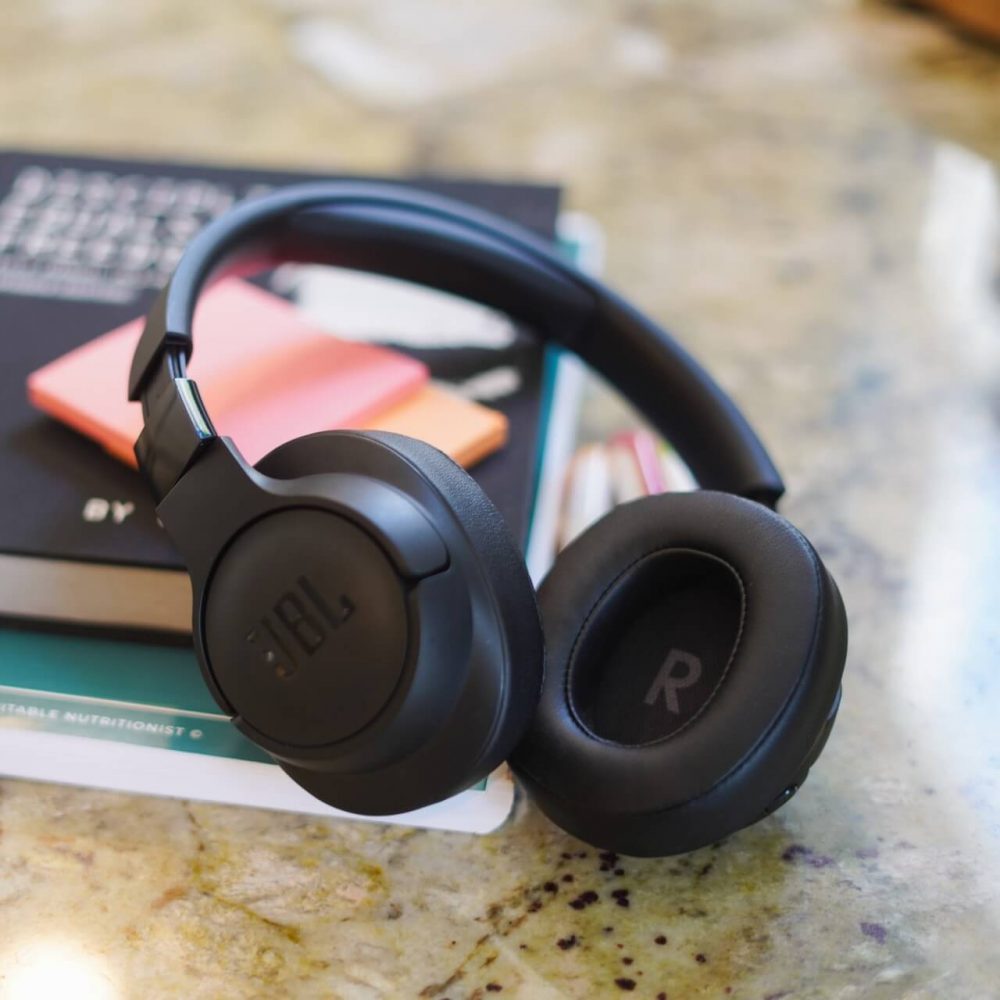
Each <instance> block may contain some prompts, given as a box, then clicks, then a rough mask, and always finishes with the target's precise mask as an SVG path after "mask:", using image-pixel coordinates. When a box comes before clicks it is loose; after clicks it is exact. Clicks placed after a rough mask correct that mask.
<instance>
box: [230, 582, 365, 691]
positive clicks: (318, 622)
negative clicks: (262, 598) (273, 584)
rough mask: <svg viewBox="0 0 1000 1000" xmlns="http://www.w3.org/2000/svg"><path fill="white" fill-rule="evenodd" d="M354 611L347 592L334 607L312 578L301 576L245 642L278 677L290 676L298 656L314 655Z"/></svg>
mask: <svg viewBox="0 0 1000 1000" xmlns="http://www.w3.org/2000/svg"><path fill="white" fill-rule="evenodd" d="M352 614H354V605H353V604H352V603H351V600H350V598H349V597H347V595H346V594H341V595H340V597H339V598H338V599H337V602H336V604H335V605H334V606H333V607H331V606H330V604H329V603H328V602H327V600H326V599H325V598H324V597H323V595H322V594H321V593H320V592H319V591H318V590H317V589H316V587H315V586H313V584H312V583H311V582H310V580H309V578H308V577H305V576H300V577H299V578H298V580H297V581H296V585H295V586H294V587H293V588H292V589H291V590H287V591H285V593H284V594H282V595H281V597H280V598H279V600H278V601H277V602H276V603H275V605H274V607H273V608H272V609H271V613H270V614H268V615H265V616H264V617H263V618H261V620H260V621H259V622H257V624H256V625H254V627H253V628H252V629H250V631H249V632H247V634H246V641H247V642H248V643H249V644H250V645H251V646H252V647H253V648H254V649H255V650H256V651H257V653H258V654H259V656H260V657H261V659H262V660H263V661H264V663H266V664H267V665H268V666H269V667H271V668H272V669H273V670H274V672H275V673H276V674H277V675H278V676H279V677H290V676H291V675H292V674H294V673H295V671H296V670H297V669H298V666H299V663H298V659H297V657H298V656H301V655H302V654H303V653H304V654H305V655H306V656H312V654H313V653H315V652H316V650H318V649H319V648H320V646H322V645H323V643H324V642H326V638H327V636H328V635H329V633H330V632H332V631H335V630H336V629H338V628H340V626H341V625H343V624H344V622H346V621H347V619H348V618H350V617H351V615H352Z"/></svg>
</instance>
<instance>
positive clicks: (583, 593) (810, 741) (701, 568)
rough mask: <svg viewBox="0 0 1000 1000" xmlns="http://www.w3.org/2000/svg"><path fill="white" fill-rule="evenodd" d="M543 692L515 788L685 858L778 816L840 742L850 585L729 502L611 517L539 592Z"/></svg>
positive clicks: (628, 841)
mask: <svg viewBox="0 0 1000 1000" xmlns="http://www.w3.org/2000/svg"><path fill="white" fill-rule="evenodd" d="M539 602H540V606H541V610H542V620H543V624H544V627H545V635H546V644H547V652H546V677H545V683H544V687H543V692H542V697H541V699H540V702H539V707H538V711H537V713H536V715H535V718H534V721H533V723H532V726H531V729H530V730H529V732H528V735H527V736H526V737H525V739H524V740H523V741H522V743H521V744H520V745H519V747H518V749H517V751H516V752H515V754H514V756H513V758H512V761H511V763H512V765H513V767H514V770H515V772H516V773H517V775H518V777H519V778H520V779H521V780H522V781H523V782H524V784H525V786H526V787H527V789H528V790H529V792H530V793H531V794H532V795H533V797H534V798H535V800H536V801H537V802H538V804H539V805H540V807H541V808H542V809H543V811H544V812H546V813H547V814H548V815H549V816H550V818H552V819H553V820H554V821H555V822H556V823H558V824H559V825H560V826H562V827H563V828H564V829H566V830H568V831H569V832H571V833H573V834H575V835H576V836H579V837H581V838H582V839H584V840H587V841H589V842H590V843H593V844H596V845H598V846H601V847H605V848H608V849H613V850H617V851H619V852H621V853H625V854H633V855H647V856H658V855H667V854H675V853H680V852H684V851H688V850H693V849H694V848H696V847H700V846H704V845H705V844H709V843H712V842H714V841H716V840H719V839H720V838H722V837H724V836H726V835H728V834H730V833H732V832H734V831H735V830H738V829H740V828H741V827H743V826H746V825H748V824H750V823H752V822H754V821H756V820H757V819H759V818H761V816H763V815H765V814H766V813H767V812H768V811H770V809H771V808H773V807H775V804H776V803H779V804H780V802H781V801H784V799H785V798H787V797H788V796H789V795H790V794H791V792H790V791H789V789H791V790H794V788H795V787H797V786H798V785H799V784H801V781H802V780H804V777H805V771H807V770H808V767H809V765H810V764H811V762H812V760H813V759H815V756H816V755H818V752H819V750H820V749H821V747H822V742H823V740H825V737H826V735H827V733H828V731H829V725H830V723H831V722H832V714H833V712H834V711H835V708H836V704H837V698H838V693H839V686H840V678H841V674H842V671H843V666H844V660H845V657H846V645H847V626H846V618H845V614H844V608H843V604H842V602H841V599H840V595H839V592H838V591H837V588H836V584H835V583H834V582H833V579H832V577H831V576H830V575H829V573H828V572H827V571H826V569H825V567H824V566H823V564H822V561H821V560H820V558H819V556H818V555H817V553H816V552H815V550H814V549H813V548H812V546H811V545H810V544H809V543H808V541H806V539H805V538H804V537H803V536H802V535H801V534H800V533H799V532H798V531H797V530H796V529H795V528H793V527H792V526H791V525H790V524H789V523H788V522H787V521H785V520H784V519H783V518H781V517H779V516H778V515H777V514H774V513H773V512H772V511H770V510H768V509H767V508H765V507H763V506H762V505H759V504H756V503H753V502H752V501H748V500H743V499H741V498H738V497H734V496H731V495H729V494H721V493H711V492H699V493H690V494H665V495H661V496H656V497H647V498H643V499H641V500H637V501H634V502H633V503H630V504H626V505H624V506H623V507H620V508H618V509H616V510H614V511H612V512H611V514H609V515H608V516H607V517H605V518H604V519H602V520H601V521H600V522H599V523H598V524H596V525H595V526H593V527H592V528H590V529H589V530H588V531H587V532H585V533H584V534H583V535H582V536H581V537H580V538H578V539H577V540H576V541H574V542H573V543H572V544H571V545H570V546H569V547H568V548H567V549H566V550H565V551H564V552H563V553H561V554H560V556H559V558H558V560H557V562H556V565H555V567H554V568H553V570H552V572H551V573H550V574H549V576H548V577H547V579H546V580H545V581H544V583H543V585H542V587H541V589H540V591H539Z"/></svg>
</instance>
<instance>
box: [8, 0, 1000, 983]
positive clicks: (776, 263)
mask: <svg viewBox="0 0 1000 1000" xmlns="http://www.w3.org/2000/svg"><path fill="white" fill-rule="evenodd" d="M359 52H360V53H362V54H363V56H364V58H362V59H355V58H353V56H354V55H357V54H358V53H359ZM352 54H353V55H352ZM0 65H2V67H3V70H4V73H3V82H4V85H3V87H2V88H0V141H3V142H6V143H8V144H20V145H29V144H30V145H36V146H47V147H63V148H75V149H84V150H91V151H124V152H131V153H149V154H157V155H166V154H173V155H180V156H184V157H189V158H218V159H225V160H231V161H239V160H246V161H251V162H258V163H259V162H265V163H284V164H291V165H312V166H326V165H330V166H334V167H337V168H349V169H356V170H375V171H392V170H396V169H402V168H407V169H412V168H415V167H416V168H426V169H433V170H444V171H473V172H484V173H498V174H502V175H518V176H523V175H527V176H538V177H544V178H553V177H555V178H561V179H563V180H564V181H565V182H566V183H567V185H568V188H569V200H570V202H571V203H572V204H573V205H575V206H578V207H580V208H583V209H586V210H587V211H589V212H592V213H593V214H595V215H596V216H598V217H599V218H600V219H601V220H602V222H603V223H604V224H605V226H606V229H607V232H608V237H609V247H610V261H609V272H610V276H611V278H612V279H613V281H614V282H615V283H616V284H617V285H618V286H620V287H621V288H622V289H623V290H624V291H626V292H627V293H629V294H630V295H632V296H633V297H634V298H635V299H636V300H637V301H638V302H640V303H641V304H642V305H643V306H645V307H646V308H647V309H649V310H651V311H652V312H653V313H654V314H655V315H657V316H659V317H661V318H662V319H663V320H665V321H667V322H669V323H671V324H672V325H673V326H674V327H675V328H676V329H677V330H678V331H679V333H680V335H681V337H682V338H683V339H684V341H685V342H686V343H687V344H689V345H690V346H691V347H692V348H693V349H695V350H696V351H697V352H698V353H699V354H700V355H701V356H702V357H703V358H704V359H706V360H707V361H708V362H709V364H710V366H711V367H712V368H713V370H714V371H715V372H716V373H717V374H718V376H719V377H720V379H721V381H722V382H723V383H724V384H725V385H726V386H727V387H728V388H729V389H730V390H732V392H733V393H735V395H736V396H737V398H738V399H739V400H740V401H741V402H742V403H743V404H744V405H745V407H746V408H747V410H748V411H749V413H750V414H751V416H752V418H753V419H754V420H755V421H756V422H757V423H758V424H759V425H760V428H761V430H762V432H763V434H764V436H765V439H766V440H767V441H768V442H769V443H770V445H771V447H772V449H773V451H774V453H775V455H776V456H777V458H778V459H779V462H780V464H781V465H782V466H783V468H784V470H785V471H786V474H787V478H788V482H789V486H790V493H789V497H788V501H787V504H786V506H785V510H786V512H787V513H788V514H789V516H791V517H792V518H793V519H794V520H796V521H797V522H798V523H799V524H800V525H801V526H802V527H803V528H804V529H805V530H806V531H807V532H808V533H809V534H810V535H811V537H812V538H813V539H814V540H815V541H816V542H817V543H818V545H819V547H820V548H821V550H822V551H823V553H824V555H825V556H826V557H827V559H828V561H829V563H830V565H831V567H832V569H833V570H834V572H835V574H836V575H837V577H838V579H839V580H840V582H841V584H842V588H843V591H844V595H845V598H846V601H847V605H848V608H849V610H850V613H851V625H852V648H851V655H850V660H849V665H848V673H847V678H846V684H845V697H844V704H843V708H842V710H841V715H840V722H839V724H838V727H837V729H836V730H835V732H834V736H833V738H832V740H831V743H830V746H829V748H828V750H827V752H826V754H825V755H824V757H823V759H822V761H821V763H820V764H819V766H818V767H817V768H816V769H815V771H814V773H813V776H812V777H811V779H810V781H809V783H808V785H807V786H806V788H805V790H804V791H803V792H802V793H801V794H800V795H799V796H798V797H797V798H796V799H795V800H794V801H793V802H792V803H791V804H790V805H789V806H788V807H787V808H786V809H784V810H782V811H781V812H780V813H778V814H777V815H775V816H774V817H772V818H770V819H769V820H767V821H766V822H764V823H761V824H760V825H758V826H757V827H756V828H754V829H752V830H749V831H747V832H745V833H742V834H740V835H737V836H735V837H733V838H731V839H730V840H729V841H727V842H726V843H724V844H722V845H720V846H718V847H715V848H712V849H709V850H704V851H701V852H698V853H696V854H693V855H691V856H688V857H685V858H681V859H673V860H665V861H643V862H638V861H633V860H629V859H601V858H599V857H597V856H595V854H594V852H593V851H591V850H587V849H585V848H584V847H582V845H580V844H578V843H575V842H573V841H571V840H569V839H567V838H566V837H564V836H563V835H561V834H560V833H559V832H558V831H556V830H555V829H553V828H552V827H551V826H550V825H548V824H547V823H546V822H545V821H544V820H543V819H541V818H540V817H539V816H538V815H537V814H536V813H535V812H534V811H532V810H531V808H530V807H524V806H522V808H521V809H520V810H519V812H518V815H517V816H516V818H515V819H514V820H513V821H512V822H511V823H510V824H509V825H508V826H507V827H506V828H505V829H504V830H502V831H501V832H500V833H498V834H496V835H494V836H490V837H487V838H482V839H475V838H471V837H465V836H458V835H445V834H433V833H415V832H412V831H409V830H403V829H379V828H372V827H369V826H363V825H355V824H351V823H331V822H321V821H317V820H316V819H313V818H307V817H301V816H295V815H285V814H267V813H262V812H254V811H250V810H240V809H233V808H223V807H212V806H206V805H188V804H185V803H182V802H172V801H156V800H150V799H141V798H134V797H128V796H123V795H116V794H110V793H102V792H89V791H82V790H78V789H71V788H62V787H56V786H41V785H33V784H30V783H24V782H16V781H7V782H4V783H2V785H0V824H2V830H0V996H3V997H13V996H17V997H21V996H29V995H30V996H32V997H42V996H64V995H65V996H91V997H128V998H131V997H158V996H182V997H192V998H193V997H206V998H223V997H331V998H345V1000H361V998H365V1000H367V998H375V997H411V996H423V997H435V998H439V1000H440V998H443V997H450V998H452V1000H458V998H473V997H475V998H481V997H488V996H492V995H494V994H496V995H498V996H501V997H518V998H536V997H537V998H556V997H605V996H609V997H613V996H618V995H625V994H628V995H632V996H636V997H647V998H652V997H657V996H664V995H665V996H668V997H670V998H671V1000H678V998H688V997H733V998H755V1000H763V998H770V1000H777V998H779V997H790V998H791V997H795V998H814V997H836V998H854V997H858V998H860V997H865V998H867V997H876V998H907V1000H924V998H927V1000H930V998H939V997H956V998H963V1000H964V998H984V1000H985V998H990V997H995V996H997V995H1000V986H998V984H1000V955H998V947H997V939H998V932H1000V785H998V779H1000V737H998V735H997V734H998V727H997V723H996V719H997V717H998V714H1000V670H998V660H1000V615H998V614H997V607H998V604H1000V600H998V598H1000V573H998V570H997V565H998V564H1000V434H998V427H997V419H998V416H997V415H998V412H1000V409H998V399H1000V394H998V388H1000V306H998V296H997V288H998V279H997V274H998V262H997V252H998V245H1000V194H998V186H997V174H996V170H995V163H996V161H997V159H998V158H1000V58H998V57H997V56H996V55H995V54H991V53H990V52H988V51H987V50H984V49H977V48H975V47H973V46H970V45H968V44H967V43H964V42H961V41H959V40H957V39H956V38H954V37H952V36H950V35H949V34H948V33H947V32H945V31H944V30H942V29H940V28H938V27H937V26H934V25H931V24H927V23H925V22H923V21H922V20H920V19H919V18H917V17H915V16H914V15H912V14H907V13H901V14H897V13H895V12H894V11H890V10H887V9H884V8H880V7H862V8H860V9H857V8H855V7H854V6H853V5H851V4H849V3H843V2H841V3H810V4H805V3H800V2H791V0H788V2H778V0H774V2H768V3H765V2H763V0H752V2H751V0H748V2H745V3H740V4H739V5H736V4H725V3H721V2H718V3H714V4H706V3H694V2H690V3H670V4H667V3H663V4H649V3H641V2H637V3H632V4H628V5H613V4H610V3H604V4H602V3H588V4H582V3H575V2H569V0H566V2H565V3H537V2H528V0H505V2H503V3H499V2H496V3H494V2H485V0H480V2H479V3H476V4H464V5H452V4H448V3H444V2H440V3H421V4H410V3H405V2H403V0H399V2H392V3H389V2H385V3H379V4H377V5H373V4H368V3H364V2H362V0H354V2H348V0H342V2H336V3H335V2H329V3H324V2H321V0H268V2H264V0H256V2H237V0H216V2H214V3H211V4H207V3H196V2H193V0H159V2H153V0H130V2H129V3H128V4H120V3H113V2H111V0H87V2H83V0H75V2H74V0H44V2H41V0H30V2H29V0H8V2H7V3H6V4H4V10H3V31H2V32H0ZM991 163H992V164H993V165H991ZM620 419H621V416H620V413H619V411H618V409H617V408H616V407H615V405H614V404H613V403H612V402H611V401H609V400H608V399H606V398H605V397H603V396H602V395H600V394H599V393H598V394H595V395H594V396H593V397H592V399H591V401H590V404H589V406H588V411H587V414H586V423H587V426H588V429H590V430H600V429H606V428H607V427H609V426H611V425H613V424H614V423H616V422H617V421H618V420H620ZM585 893H596V895H597V899H596V901H594V902H592V903H590V904H589V905H585V904H586V901H587V900H590V899H591V897H590V896H589V895H587V896H582V895H581V894H585ZM574 900H577V901H580V900H582V902H581V903H580V904H579V905H578V906H575V907H574V906H573V905H572V904H573V901H574ZM32 976H34V978H33V979H32V978H31V977H32ZM26 984H27V985H26ZM32 984H34V985H32Z"/></svg>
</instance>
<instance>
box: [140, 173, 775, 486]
mask: <svg viewBox="0 0 1000 1000" xmlns="http://www.w3.org/2000/svg"><path fill="white" fill-rule="evenodd" d="M280 260H296V261H309V262H313V263H326V264H337V265H340V266H343V267H350V268H355V269H358V270H363V271H372V272H377V273H381V274H387V275H390V276H392V277H396V278H401V279H403V280H407V281H415V282H417V283H418V284H424V285H427V286H429V287H433V288H438V289H440V290H441V291H445V292H449V293H451V294H453V295H458V296H460V297H463V298H468V299H471V300H473V301H476V302H480V303H482V304H483V305H487V306H490V307H492V308H495V309H499V310H501V311H503V312H505V313H507V314H508V315H510V316H511V317H512V318H514V319H516V320H519V321H520V322H522V323H524V324H525V325H526V326H527V328H528V329H530V330H532V331H533V332H534V333H535V334H536V335H537V336H539V337H541V338H542V339H544V340H549V341H554V342H556V343H559V344H561V345H562V346H565V347H568V348H569V349H570V350H573V351H575V352H576V353H577V354H578V355H579V356H580V357H581V358H583V359H584V360H585V361H586V362H587V363H588V364H590V365H592V366H593V367H594V368H596V369H597V370H598V371H600V372H601V373H602V375H604V376H605V378H607V379H608V380H609V381H610V382H611V384H612V385H615V386H616V387H617V388H619V389H620V390H621V391H622V392H623V393H624V394H625V395H626V396H627V397H628V398H629V399H630V400H631V401H632V402H633V403H634V404H635V405H636V406H637V407H638V408H639V409H640V410H641V411H642V412H643V413H645V414H646V416H647V417H648V418H649V420H650V421H651V422H652V423H653V424H654V425H655V426H656V428H657V430H659V431H660V433H662V434H663V435H664V436H665V437H666V438H668V439H669V440H670V441H671V442H672V443H673V444H674V446H675V447H676V448H677V449H678V451H679V452H680V454H681V456H682V457H683V458H684V460H685V461H686V462H687V464H688V465H689V466H690V468H691V469H692V471H693V473H694V475H695V477H696V478H697V479H698V482H699V483H701V484H702V485H704V486H706V487H708V488H711V489H720V490H725V491H726V492H729V493H738V494H742V495H745V496H750V497H753V498H754V499H759V500H762V501H763V502H766V503H770V504H773V503H774V502H775V501H776V500H777V498H778V497H779V496H780V495H781V493H782V490H783V487H782V483H781V479H780V477H779V476H778V472H777V470H776V469H775V468H774V465H773V464H772V462H771V460H770V458H769V457H768V455H767V452H766V450H765V449H764V446H763V444H762V443H761V442H760V440H759V439H758V438H757V436H756V434H754V432H753V430H752V429H751V428H750V426H749V424H748V423H747V422H746V420H745V418H744V417H743V415H742V414H741V413H740V411H739V410H738V409H737V407H736V406H735V405H734V404H733V402H732V400H730V399H729V398H728V397H727V396H726V394H725V393H724V392H723V391H722V390H721V389H720V387H719V386H718V385H716V383H715V382H714V381H713V380H712V378H711V377H710V376H709V374H708V373H707V372H706V371H705V370H704V368H702V367H701V365H700V364H698V362H697V361H696V360H695V359H694V358H692V357H691V355H689V354H688V353H687V351H685V350H684V348H683V347H681V345H680V344H678V343H677V341H676V340H675V339H674V338H673V337H672V336H670V334H669V333H668V332H667V331H665V330H663V329H661V328H659V327H658V326H657V325H656V324H655V323H654V322H652V321H651V320H650V319H649V318H647V317H645V316H643V315H642V314H640V313H639V312H638V311H637V310H635V309H633V308H632V307H631V306H630V305H628V304H627V303H626V302H625V301H624V300H622V299H621V298H620V297H619V296H618V295H616V294H615V293H614V292H613V291H611V290H610V289H608V288H606V287H604V286H603V285H602V284H601V283H600V282H598V281H596V280H594V279H593V278H592V277H590V276H588V275H585V274H583V273H582V272H580V271H578V270H577V269H576V268H574V267H573V266H572V265H570V264H569V263H568V262H567V261H566V260H564V259H563V258H562V257H560V256H559V255H557V254H556V253H555V252H554V249H553V247H552V246H551V245H548V244H546V243H543V242H542V241H541V240H539V239H538V238H537V237H535V236H534V235H532V234H531V233H529V232H527V231H525V230H523V229H521V228H519V227H517V226H512V225H511V224H509V223H507V222H505V221H504V220H503V219H500V218H498V217H496V216H493V215H490V214H489V213H486V212H480V211H477V210H475V209H474V208H472V207H470V206H468V205H466V204H463V203H461V202H457V201H452V200H449V199H446V198H439V197H433V196H431V195H428V194H426V193H423V192H421V191H418V190H416V189H413V188H406V187H397V186H393V185H386V184H353V183H348V182H326V183H315V184H303V185H294V186H291V187H287V188H281V189H277V190H275V191H271V192H269V193H268V194H266V195H264V196H262V197H260V198H254V199H248V200H246V201H244V202H241V203H240V204H239V205H237V206H235V207H234V208H233V209H232V210H231V211H229V212H227V213H226V214H225V215H223V216H220V217H219V218H218V219H216V220H215V221H213V222H212V223H210V224H209V225H208V226H207V227H206V228H205V229H204V230H202V231H201V232H200V233H199V234H198V235H197V236H196V237H195V239H194V240H192V242H191V243H190V245H189V246H188V247H187V249H186V250H185V252H184V255H183V256H182V257H181V260H180V261H179V262H178V265H177V270H176V271H175V272H174V274H173V276H172V277H171V279H170V282H169V283H168V285H167V286H166V288H164V290H163V292H162V293H161V295H160V297H159V298H158V299H157V301H156V302H155V303H154V305H153V308H152V309H151V310H150V313H149V316H148V318H147V321H146V327H145V329H144V331H143V335H142V338H141V339H140V342H139V344H138V345H137V347H136V353H135V356H134V358H133V362H132V370H131V374H130V377H129V398H130V399H141V400H142V404H143V414H144V418H145V429H144V432H143V436H142V438H141V439H140V442H139V444H138V445H137V455H138V457H139V463H140V467H142V468H143V469H144V470H145V472H146V474H147V477H148V478H149V479H150V481H151V483H152V485H153V487H154V490H155V491H156V492H157V494H158V495H164V494H166V493H167V492H168V491H169V490H170V488H171V487H172V486H173V485H174V483H175V482H176V481H177V479H178V478H179V477H180V476H181V475H182V474H183V473H184V470H185V469H186V468H187V467H188V466H189V465H190V464H191V463H192V462H193V461H194V460H195V459H196V458H197V455H198V452H199V451H200V450H201V449H202V448H204V447H205V443H206V441H207V440H208V439H209V438H210V437H211V436H212V435H213V434H214V430H213V428H212V422H211V418H210V414H208V412H207V411H206V410H205V408H204V405H203V403H202V401H201V399H200V396H199V394H198V391H197V386H196V385H195V384H194V383H193V382H191V381H190V380H189V379H187V378H186V377H185V366H186V362H187V359H188V358H189V357H190V355H191V352H192V350H193V349H194V346H195V344H194V338H193V336H192V329H191V326H192V322H193V317H194V313H195V304H196V301H197V298H198V295H199V294H200V291H201V289H202V288H203V287H204V285H205V283H206V282H207V281H209V280H210V279H211V278H213V277H215V276H218V275H219V274H221V273H225V272H227V271H232V270H236V271H238V272H245V271H246V270H250V271H252V270H254V269H255V268H257V269H259V268H260V267H262V266H263V265H264V263H272V264H273V263H274V262H275V261H280Z"/></svg>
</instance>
